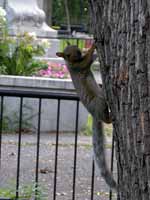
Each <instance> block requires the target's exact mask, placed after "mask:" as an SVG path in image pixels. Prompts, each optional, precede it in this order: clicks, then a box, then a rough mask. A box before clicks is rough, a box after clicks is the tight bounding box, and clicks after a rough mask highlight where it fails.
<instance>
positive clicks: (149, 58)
mask: <svg viewBox="0 0 150 200" xmlns="http://www.w3.org/2000/svg"><path fill="white" fill-rule="evenodd" d="M89 4H90V8H91V15H92V17H91V18H92V24H93V30H94V37H95V40H96V44H97V50H98V55H99V58H100V62H101V73H102V79H103V86H104V91H105V93H106V98H107V100H108V103H109V106H110V109H111V112H112V117H113V126H114V129H115V140H116V157H117V164H118V184H119V186H120V192H119V195H118V199H120V200H133V199H134V200H149V199H150V0H89Z"/></svg>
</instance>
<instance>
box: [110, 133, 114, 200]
mask: <svg viewBox="0 0 150 200" xmlns="http://www.w3.org/2000/svg"><path fill="white" fill-rule="evenodd" d="M114 145H115V140H114V132H113V136H112V148H111V166H110V170H111V172H112V173H113V170H114ZM109 200H112V190H111V189H110V191H109Z"/></svg>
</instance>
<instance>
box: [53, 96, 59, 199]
mask: <svg viewBox="0 0 150 200" xmlns="http://www.w3.org/2000/svg"><path fill="white" fill-rule="evenodd" d="M59 121H60V99H58V105H57V124H56V149H55V173H54V190H53V200H56V189H57V188H56V186H57V164H58V143H59Z"/></svg>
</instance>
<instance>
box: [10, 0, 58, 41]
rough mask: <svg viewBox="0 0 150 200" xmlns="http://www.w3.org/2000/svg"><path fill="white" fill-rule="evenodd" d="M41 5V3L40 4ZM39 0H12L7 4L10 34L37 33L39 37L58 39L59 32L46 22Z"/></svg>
mask: <svg viewBox="0 0 150 200" xmlns="http://www.w3.org/2000/svg"><path fill="white" fill-rule="evenodd" d="M38 3H39V2H38ZM38 3H37V0H11V1H7V3H6V12H7V20H8V25H9V30H10V33H12V34H17V33H18V32H25V31H27V32H35V33H36V35H37V36H39V37H56V36H57V31H56V30H54V29H52V28H50V27H49V26H48V25H47V24H46V22H45V13H44V11H43V10H42V9H40V8H39V6H38Z"/></svg>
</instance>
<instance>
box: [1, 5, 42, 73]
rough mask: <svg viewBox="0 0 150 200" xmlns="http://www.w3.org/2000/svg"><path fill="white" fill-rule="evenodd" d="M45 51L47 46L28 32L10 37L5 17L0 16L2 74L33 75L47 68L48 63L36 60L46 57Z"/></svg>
mask: <svg viewBox="0 0 150 200" xmlns="http://www.w3.org/2000/svg"><path fill="white" fill-rule="evenodd" d="M1 10H2V8H0V11H1ZM0 13H1V12H0ZM44 49H45V44H43V43H39V42H38V40H36V39H35V37H34V35H31V34H29V33H27V32H25V33H24V34H18V35H17V36H16V38H12V37H10V36H9V34H8V31H7V21H6V19H5V15H2V14H0V74H8V75H25V76H28V75H33V74H34V73H35V72H36V71H38V70H40V69H42V68H43V66H44V67H46V63H43V62H42V61H39V60H36V59H35V57H36V56H42V55H44V53H45V50H44Z"/></svg>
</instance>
